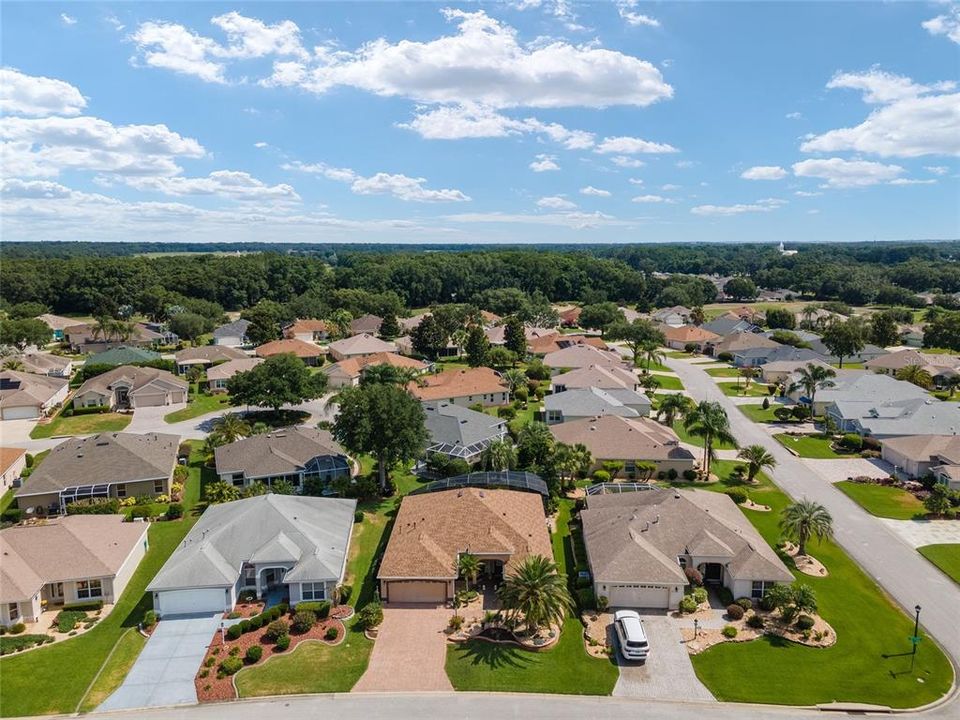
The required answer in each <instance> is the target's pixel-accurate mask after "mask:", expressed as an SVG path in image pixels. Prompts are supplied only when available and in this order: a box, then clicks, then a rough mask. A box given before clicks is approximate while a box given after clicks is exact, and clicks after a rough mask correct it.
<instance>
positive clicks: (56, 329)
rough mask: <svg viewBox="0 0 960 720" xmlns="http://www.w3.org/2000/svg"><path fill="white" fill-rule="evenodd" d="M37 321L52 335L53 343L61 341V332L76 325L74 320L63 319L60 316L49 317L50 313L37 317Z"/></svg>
mask: <svg viewBox="0 0 960 720" xmlns="http://www.w3.org/2000/svg"><path fill="white" fill-rule="evenodd" d="M37 320H40V321H41V322H42V323H43V324H45V325H46V326H47V327H48V328H50V332H51V333H52V335H51V338H52V339H53V340H54V341H55V342H59V341H61V340H63V331H64V330H65V329H66V328H68V327H72V326H74V325H76V324H77V321H76V319H75V318H68V317H63V316H62V315H51V314H50V313H44V314H43V315H37Z"/></svg>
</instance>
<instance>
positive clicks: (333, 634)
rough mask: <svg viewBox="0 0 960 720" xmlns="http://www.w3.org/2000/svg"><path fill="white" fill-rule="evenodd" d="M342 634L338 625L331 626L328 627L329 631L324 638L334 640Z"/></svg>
mask: <svg viewBox="0 0 960 720" xmlns="http://www.w3.org/2000/svg"><path fill="white" fill-rule="evenodd" d="M339 634H340V631H339V630H337V628H336V626H331V627H328V628H327V631H326V632H325V633H324V634H323V639H324V640H327V641H329V642H333V641H334V640H336V639H337V636H338V635H339Z"/></svg>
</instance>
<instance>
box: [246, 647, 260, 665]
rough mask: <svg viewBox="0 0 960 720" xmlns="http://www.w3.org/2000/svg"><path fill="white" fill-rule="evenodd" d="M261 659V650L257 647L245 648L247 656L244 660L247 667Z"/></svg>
mask: <svg viewBox="0 0 960 720" xmlns="http://www.w3.org/2000/svg"><path fill="white" fill-rule="evenodd" d="M262 657H263V648H262V647H260V646H259V645H251V646H250V647H248V648H247V654H246V656H245V657H244V659H245V660H246V661H247V664H248V665H253V664H254V663H255V662H258V661H259V660H260V658H262Z"/></svg>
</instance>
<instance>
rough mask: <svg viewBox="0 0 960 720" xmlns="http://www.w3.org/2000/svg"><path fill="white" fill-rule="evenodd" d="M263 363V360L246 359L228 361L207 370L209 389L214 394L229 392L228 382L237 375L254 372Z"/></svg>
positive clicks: (256, 358)
mask: <svg viewBox="0 0 960 720" xmlns="http://www.w3.org/2000/svg"><path fill="white" fill-rule="evenodd" d="M262 362H263V358H258V357H253V358H252V357H245V358H242V359H240V360H227V362H225V363H220V364H219V365H214V366H213V367H212V368H210V369H209V370H207V389H208V390H209V391H210V392H212V393H225V392H227V381H228V380H230V378H232V377H233V376H234V375H236V374H237V373H242V372H247V371H249V370H253V369H254V368H255V367H256V366H257V365H259V364H260V363H262Z"/></svg>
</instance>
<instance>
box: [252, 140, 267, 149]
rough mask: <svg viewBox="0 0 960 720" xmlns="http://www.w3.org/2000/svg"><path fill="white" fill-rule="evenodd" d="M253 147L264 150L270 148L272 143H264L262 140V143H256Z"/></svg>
mask: <svg viewBox="0 0 960 720" xmlns="http://www.w3.org/2000/svg"><path fill="white" fill-rule="evenodd" d="M253 146H254V147H255V148H259V149H261V150H262V149H263V148H266V147H270V143H265V142H263V141H262V140H261V141H260V142H255V143H254V144H253Z"/></svg>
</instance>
